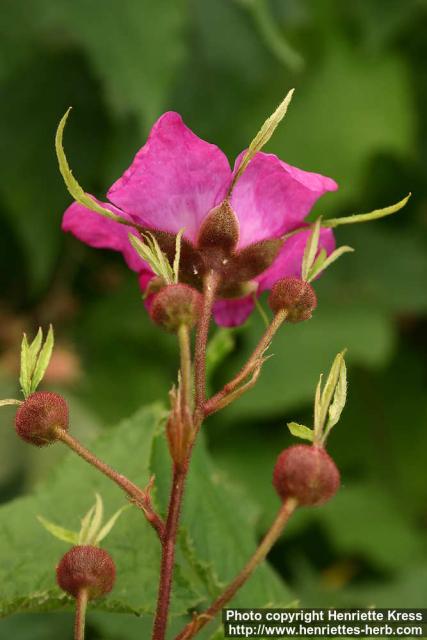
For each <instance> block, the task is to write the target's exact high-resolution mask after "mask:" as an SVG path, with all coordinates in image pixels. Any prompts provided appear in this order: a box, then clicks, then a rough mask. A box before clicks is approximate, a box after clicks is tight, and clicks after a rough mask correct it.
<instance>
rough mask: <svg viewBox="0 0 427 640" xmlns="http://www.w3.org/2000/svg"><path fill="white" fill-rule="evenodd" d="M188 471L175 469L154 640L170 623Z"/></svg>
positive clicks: (162, 635)
mask: <svg viewBox="0 0 427 640" xmlns="http://www.w3.org/2000/svg"><path fill="white" fill-rule="evenodd" d="M186 475H187V471H186V469H182V468H177V467H176V466H175V467H174V471H173V479H172V491H171V496H170V500H169V507H168V517H167V520H166V527H165V535H164V537H163V551H162V562H161V568H160V582H159V594H158V599H157V610H156V617H155V619H154V627H153V640H163V639H164V637H165V634H166V627H167V623H168V611H169V602H170V595H171V589H172V578H173V569H174V564H175V544H176V536H177V532H178V523H179V515H180V511H181V505H182V496H183V493H184V485H185V478H186Z"/></svg>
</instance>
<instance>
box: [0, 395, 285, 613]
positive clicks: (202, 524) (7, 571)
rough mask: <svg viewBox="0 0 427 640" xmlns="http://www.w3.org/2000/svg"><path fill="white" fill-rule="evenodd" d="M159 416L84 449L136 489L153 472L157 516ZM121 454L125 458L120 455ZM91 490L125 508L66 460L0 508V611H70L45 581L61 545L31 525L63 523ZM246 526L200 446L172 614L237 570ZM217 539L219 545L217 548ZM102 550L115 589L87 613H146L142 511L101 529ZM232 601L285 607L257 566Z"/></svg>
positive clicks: (154, 541)
mask: <svg viewBox="0 0 427 640" xmlns="http://www.w3.org/2000/svg"><path fill="white" fill-rule="evenodd" d="M164 415H165V414H164V411H163V410H162V409H161V408H159V407H158V406H157V407H149V408H146V409H143V410H141V411H140V412H139V413H137V414H136V415H135V416H134V417H133V418H131V419H130V420H127V421H124V422H123V423H121V424H120V425H118V427H117V428H114V429H110V430H109V432H108V433H106V434H104V435H103V436H101V437H100V438H99V439H98V440H97V441H96V442H95V443H93V444H92V445H91V446H90V445H89V446H90V448H91V450H93V451H94V453H95V454H96V455H98V456H99V457H100V458H101V459H103V460H105V461H106V462H107V463H109V464H111V465H112V466H114V467H115V468H116V469H118V470H120V471H122V472H125V473H127V474H128V476H129V477H130V479H131V480H132V481H134V482H137V483H138V484H139V485H140V486H145V485H146V483H147V482H148V479H149V477H151V475H152V474H153V473H154V474H156V485H155V487H154V493H153V499H154V501H155V503H156V504H157V505H159V508H160V511H161V512H162V513H164V511H165V509H166V504H167V501H168V495H169V489H170V486H169V484H170V458H169V454H168V452H167V445H166V441H165V438H164V434H163V428H162V427H163V421H164ZM129 451H132V452H135V455H131V456H130V455H129ZM136 452H137V455H136ZM93 491H96V492H99V493H100V494H101V495H102V496H103V499H104V501H105V503H106V504H108V505H109V506H110V505H112V506H114V505H116V506H117V507H119V508H122V507H123V506H124V503H126V499H125V497H124V495H123V493H122V492H121V491H120V490H119V489H118V488H117V487H116V486H115V485H114V484H112V483H111V482H110V481H108V479H107V478H104V477H103V476H102V475H100V474H99V473H98V472H97V471H96V470H95V469H93V468H92V467H90V466H89V465H87V464H86V463H85V462H84V461H83V460H81V459H80V458H78V457H77V456H75V455H74V454H72V453H68V454H67V455H66V457H65V460H64V461H63V462H62V463H61V464H60V465H59V466H58V468H56V469H55V470H54V472H53V473H52V474H51V476H50V478H49V479H48V481H47V482H46V483H45V484H44V485H43V486H42V487H41V488H40V489H39V490H38V491H37V492H35V493H34V495H32V496H29V497H26V498H20V499H18V500H14V501H13V502H11V503H9V504H7V505H5V506H3V507H2V508H1V509H0V580H1V581H2V584H3V588H2V594H1V596H0V614H2V615H6V614H8V613H12V612H17V611H47V610H55V609H58V608H62V609H63V608H64V606H70V608H71V607H72V603H71V600H69V599H68V598H67V597H65V596H64V595H63V594H62V593H61V592H60V591H59V589H58V588H57V586H56V583H55V566H56V564H57V563H58V561H59V559H60V557H61V555H62V554H63V553H65V551H66V550H67V545H65V544H64V543H63V542H61V541H59V540H56V539H55V538H53V537H51V536H50V535H48V534H47V532H46V531H44V530H43V528H42V527H40V525H39V523H38V522H37V520H36V514H38V513H43V514H46V517H47V518H51V517H52V518H55V520H56V521H58V522H61V523H64V525H67V524H68V523H69V524H70V525H71V526H72V525H73V523H74V522H75V521H76V514H77V516H78V514H79V513H81V512H82V511H84V510H85V509H87V496H88V494H91V493H92V492H93ZM65 498H66V499H65ZM277 506H279V503H278V505H277ZM116 516H117V514H116ZM116 516H115V517H116ZM254 519H255V513H254V507H253V505H252V504H251V501H250V500H249V499H246V496H243V495H242V493H241V492H240V491H239V490H238V489H236V488H235V487H233V486H230V485H229V483H228V482H227V481H226V479H224V478H222V477H221V476H220V475H219V474H218V472H217V470H216V469H215V467H214V466H213V465H212V462H211V461H210V459H209V456H208V454H207V452H206V450H205V448H204V445H203V442H200V443H199V444H198V446H197V447H196V449H195V454H194V461H193V464H192V468H191V471H190V475H189V479H188V493H187V497H186V501H185V507H184V512H183V520H182V529H181V532H180V537H179V540H180V542H179V545H178V549H177V566H176V582H175V588H174V594H173V599H172V614H173V615H183V614H184V613H186V612H187V611H188V609H190V608H192V607H195V606H197V605H200V606H204V607H206V606H207V605H208V604H209V602H210V600H211V598H212V596H213V595H215V594H217V593H218V590H219V589H220V588H221V585H223V584H225V582H227V581H228V580H230V579H231V578H232V577H233V576H234V575H235V574H236V573H237V572H238V571H239V570H240V568H241V567H242V566H243V564H244V563H245V562H246V561H247V559H248V557H249V556H250V555H251V553H252V552H253V551H254V549H255V547H256V536H255V530H254ZM224 540H227V545H226V547H225V548H224ZM40 548H42V549H43V554H40ZM105 548H106V549H108V551H109V552H110V553H111V555H112V557H113V558H114V560H115V563H116V565H117V582H116V586H115V588H114V590H113V592H112V593H111V595H110V596H108V597H107V598H105V599H101V600H99V601H96V602H94V603H93V608H95V609H102V610H105V611H116V612H123V613H124V612H127V613H137V614H144V615H145V614H150V615H152V614H153V612H154V610H155V605H156V598H157V580H158V568H159V563H160V544H159V540H158V538H157V535H156V533H155V532H154V530H153V529H152V528H151V527H150V525H149V524H148V523H147V521H146V519H145V518H144V516H143V515H142V513H141V512H140V511H138V510H137V509H136V508H135V507H132V508H129V509H128V511H127V513H126V517H123V518H121V519H120V520H119V521H118V522H117V523H116V526H115V527H114V529H113V530H112V531H111V533H110V535H109V537H108V542H107V543H106V544H105ZM10 576H13V580H12V579H10ZM245 594H246V595H245ZM236 601H237V602H246V604H247V605H249V604H250V602H252V601H254V602H257V603H260V604H267V603H268V602H275V603H277V604H280V603H281V604H285V603H286V602H288V601H289V592H288V591H287V589H286V588H285V586H284V585H283V583H282V582H281V580H280V579H279V578H278V577H277V576H276V575H275V574H274V572H273V571H272V570H271V569H270V568H269V567H268V566H267V565H265V566H263V567H260V568H259V570H258V571H257V572H256V574H255V575H254V578H253V580H252V581H251V583H249V584H248V586H247V587H245V589H244V590H243V591H242V593H241V595H240V596H239V598H238V599H236Z"/></svg>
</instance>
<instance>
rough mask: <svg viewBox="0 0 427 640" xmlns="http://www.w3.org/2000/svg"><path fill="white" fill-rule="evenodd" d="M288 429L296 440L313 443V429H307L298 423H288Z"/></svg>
mask: <svg viewBox="0 0 427 640" xmlns="http://www.w3.org/2000/svg"><path fill="white" fill-rule="evenodd" d="M288 429H289V431H290V432H291V434H292V435H293V436H295V437H296V438H301V439H302V440H308V441H309V442H313V439H314V431H313V429H309V428H308V427H306V426H304V425H303V424H298V422H288Z"/></svg>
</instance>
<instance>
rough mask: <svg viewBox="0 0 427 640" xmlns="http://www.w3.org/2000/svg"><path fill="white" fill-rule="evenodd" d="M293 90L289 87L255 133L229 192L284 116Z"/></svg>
mask: <svg viewBox="0 0 427 640" xmlns="http://www.w3.org/2000/svg"><path fill="white" fill-rule="evenodd" d="M294 91H295V89H291V90H290V91H288V93H287V95H286V97H285V98H284V100H282V102H281V103H280V104H279V106H278V107H277V109H276V110H275V111H274V112H273V113H272V114H271V116H270V117H269V118H267V120H266V121H265V122H264V124H263V125H262V127H261V129H260V130H259V131H258V133H257V134H256V136H255V138H254V139H253V140H252V142H251V143H250V145H249V147H248V150H247V151H246V153H245V155H244V156H243V160H242V162H241V164H240V167H239V168H238V170H237V173H236V175H235V176H234V178H233V182H232V184H231V187H230V193H231V191H232V189H233V187H234V185H235V184H236V182H237V181H238V179H239V178H240V177H241V176H242V174H243V172H244V171H245V169H246V167H247V166H248V164H249V163H250V161H251V160H252V158H253V157H254V156H255V154H257V153H258V151H261V149H262V148H263V146H264V145H265V144H267V142H268V141H269V140H270V138H271V136H272V135H273V133H274V132H275V130H276V128H277V126H278V125H279V124H280V122H281V121H282V120H283V118H284V117H285V115H286V112H287V110H288V107H289V104H290V102H291V100H292V96H293V94H294Z"/></svg>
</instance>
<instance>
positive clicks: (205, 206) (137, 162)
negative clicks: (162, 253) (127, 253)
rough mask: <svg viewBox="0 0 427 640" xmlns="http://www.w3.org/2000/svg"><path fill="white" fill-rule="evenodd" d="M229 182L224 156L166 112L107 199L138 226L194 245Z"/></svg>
mask: <svg viewBox="0 0 427 640" xmlns="http://www.w3.org/2000/svg"><path fill="white" fill-rule="evenodd" d="M230 179H231V170H230V166H229V164H228V160H227V158H226V156H225V155H224V154H223V152H222V151H221V150H220V149H219V148H218V147H217V146H215V145H213V144H209V143H208V142H205V141H204V140H201V139H200V138H198V137H197V136H196V135H195V134H194V133H193V132H192V131H191V130H190V129H189V128H188V127H186V126H185V124H184V123H183V121H182V118H181V116H180V115H179V114H177V113H174V112H168V113H165V114H164V115H163V116H162V117H161V118H159V120H157V122H156V124H155V125H154V126H153V128H152V130H151V133H150V136H149V138H148V141H147V143H146V144H145V145H144V146H143V147H142V149H141V150H140V151H138V153H137V154H136V156H135V159H134V161H133V163H132V164H131V166H130V167H129V169H128V170H127V171H125V173H124V174H123V176H122V177H121V178H120V179H119V180H117V182H115V183H114V184H113V186H112V187H111V189H110V190H109V192H108V198H109V199H110V200H111V202H113V203H114V204H115V205H116V206H118V207H120V208H121V209H123V210H124V211H126V212H127V213H128V214H129V215H130V216H132V218H133V219H134V220H135V221H137V222H138V223H140V224H142V225H144V226H147V227H149V228H152V229H160V230H162V231H170V232H171V233H177V232H178V231H179V230H180V229H182V228H183V227H184V228H185V236H186V237H187V238H188V239H189V240H195V239H196V236H197V231H198V228H199V226H200V224H201V222H202V220H203V218H204V217H205V216H206V214H207V213H208V211H210V209H212V208H213V207H214V206H216V205H217V204H219V203H220V202H221V201H222V200H223V198H224V196H225V194H226V190H227V187H228V185H229V182H230Z"/></svg>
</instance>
